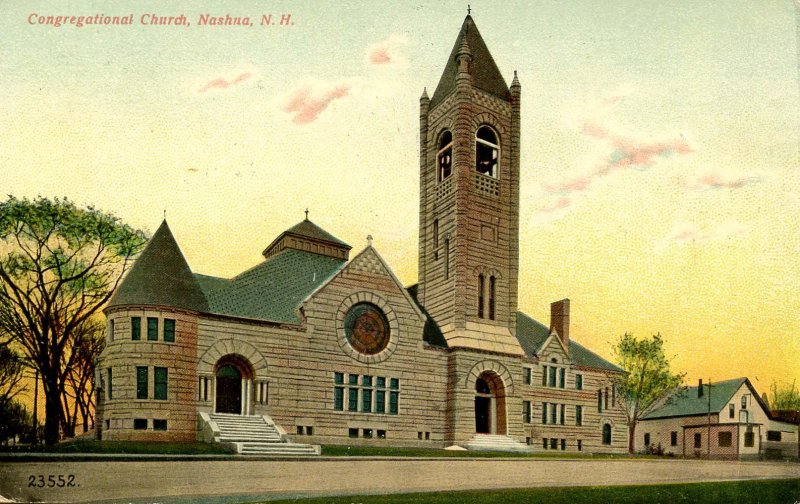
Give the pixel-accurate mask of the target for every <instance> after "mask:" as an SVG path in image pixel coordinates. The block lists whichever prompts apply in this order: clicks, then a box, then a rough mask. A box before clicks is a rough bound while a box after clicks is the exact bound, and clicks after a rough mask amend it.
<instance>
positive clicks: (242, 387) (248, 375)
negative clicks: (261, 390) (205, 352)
mask: <svg viewBox="0 0 800 504" xmlns="http://www.w3.org/2000/svg"><path fill="white" fill-rule="evenodd" d="M215 368H216V369H215V371H214V380H215V395H214V411H215V412H216V413H232V414H235V415H249V414H250V410H251V407H252V406H251V404H250V403H251V401H250V396H251V395H252V390H253V388H252V382H253V369H252V366H251V365H250V363H249V362H248V361H247V359H245V358H244V357H242V356H240V355H226V356H225V357H222V358H221V359H220V360H219V361H217V365H216V366H215Z"/></svg>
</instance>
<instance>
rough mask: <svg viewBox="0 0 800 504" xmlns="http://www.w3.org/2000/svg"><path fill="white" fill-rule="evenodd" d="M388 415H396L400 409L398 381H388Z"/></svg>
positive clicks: (393, 379)
mask: <svg viewBox="0 0 800 504" xmlns="http://www.w3.org/2000/svg"><path fill="white" fill-rule="evenodd" d="M389 388H390V389H391V390H390V391H389V414H390V415H396V414H397V413H398V411H399V409H400V406H399V404H400V391H399V390H398V389H399V388H400V380H398V379H397V378H392V379H391V380H390V381H389Z"/></svg>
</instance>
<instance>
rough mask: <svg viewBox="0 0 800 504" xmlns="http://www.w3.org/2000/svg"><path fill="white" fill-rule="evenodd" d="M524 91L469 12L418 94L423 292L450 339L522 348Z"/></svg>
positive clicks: (458, 344)
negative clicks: (501, 66) (434, 76)
mask: <svg viewBox="0 0 800 504" xmlns="http://www.w3.org/2000/svg"><path fill="white" fill-rule="evenodd" d="M520 96H521V86H520V84H519V81H518V79H517V76H516V72H515V74H514V80H513V81H512V83H511V87H510V88H509V87H508V86H507V85H506V82H505V80H504V79H503V76H502V75H501V74H500V71H499V70H498V69H497V65H496V64H495V62H494V60H493V59H492V56H491V54H490V53H489V50H488V48H487V47H486V44H485V43H484V41H483V38H482V37H481V35H480V33H479V32H478V28H477V26H476V25H475V22H474V21H473V19H472V17H471V16H469V15H468V16H467V17H466V19H464V23H463V25H462V26H461V31H460V32H459V34H458V37H457V38H456V42H455V45H454V46H453V49H452V51H451V53H450V58H449V59H448V60H447V64H446V65H445V68H444V72H443V73H442V77H441V79H440V80H439V84H438V85H437V86H436V90H435V91H434V93H433V96H432V97H430V98H429V97H428V94H427V91H423V94H422V97H421V98H420V218H419V287H418V299H419V301H420V302H421V303H422V305H423V306H424V307H425V308H426V310H427V311H428V313H430V315H431V316H432V317H433V319H434V320H435V321H436V322H437V324H438V325H439V327H440V328H441V330H442V333H443V334H444V336H445V338H446V339H447V341H448V345H449V346H450V347H451V348H469V349H475V350H484V351H492V352H499V353H506V354H513V355H521V354H522V350H521V349H520V347H519V343H518V342H517V340H516V337H515V331H516V313H517V279H518V274H519V273H518V270H519V150H520V145H519V139H520V126H519V123H520Z"/></svg>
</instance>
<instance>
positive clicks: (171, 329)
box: [164, 319, 175, 343]
mask: <svg viewBox="0 0 800 504" xmlns="http://www.w3.org/2000/svg"><path fill="white" fill-rule="evenodd" d="M164 341H166V342H169V343H174V342H175V320H174V319H164Z"/></svg>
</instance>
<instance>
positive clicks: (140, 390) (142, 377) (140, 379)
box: [136, 366, 148, 399]
mask: <svg viewBox="0 0 800 504" xmlns="http://www.w3.org/2000/svg"><path fill="white" fill-rule="evenodd" d="M147 382H148V380H147V368H146V367H138V366H137V367H136V399H147Z"/></svg>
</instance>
